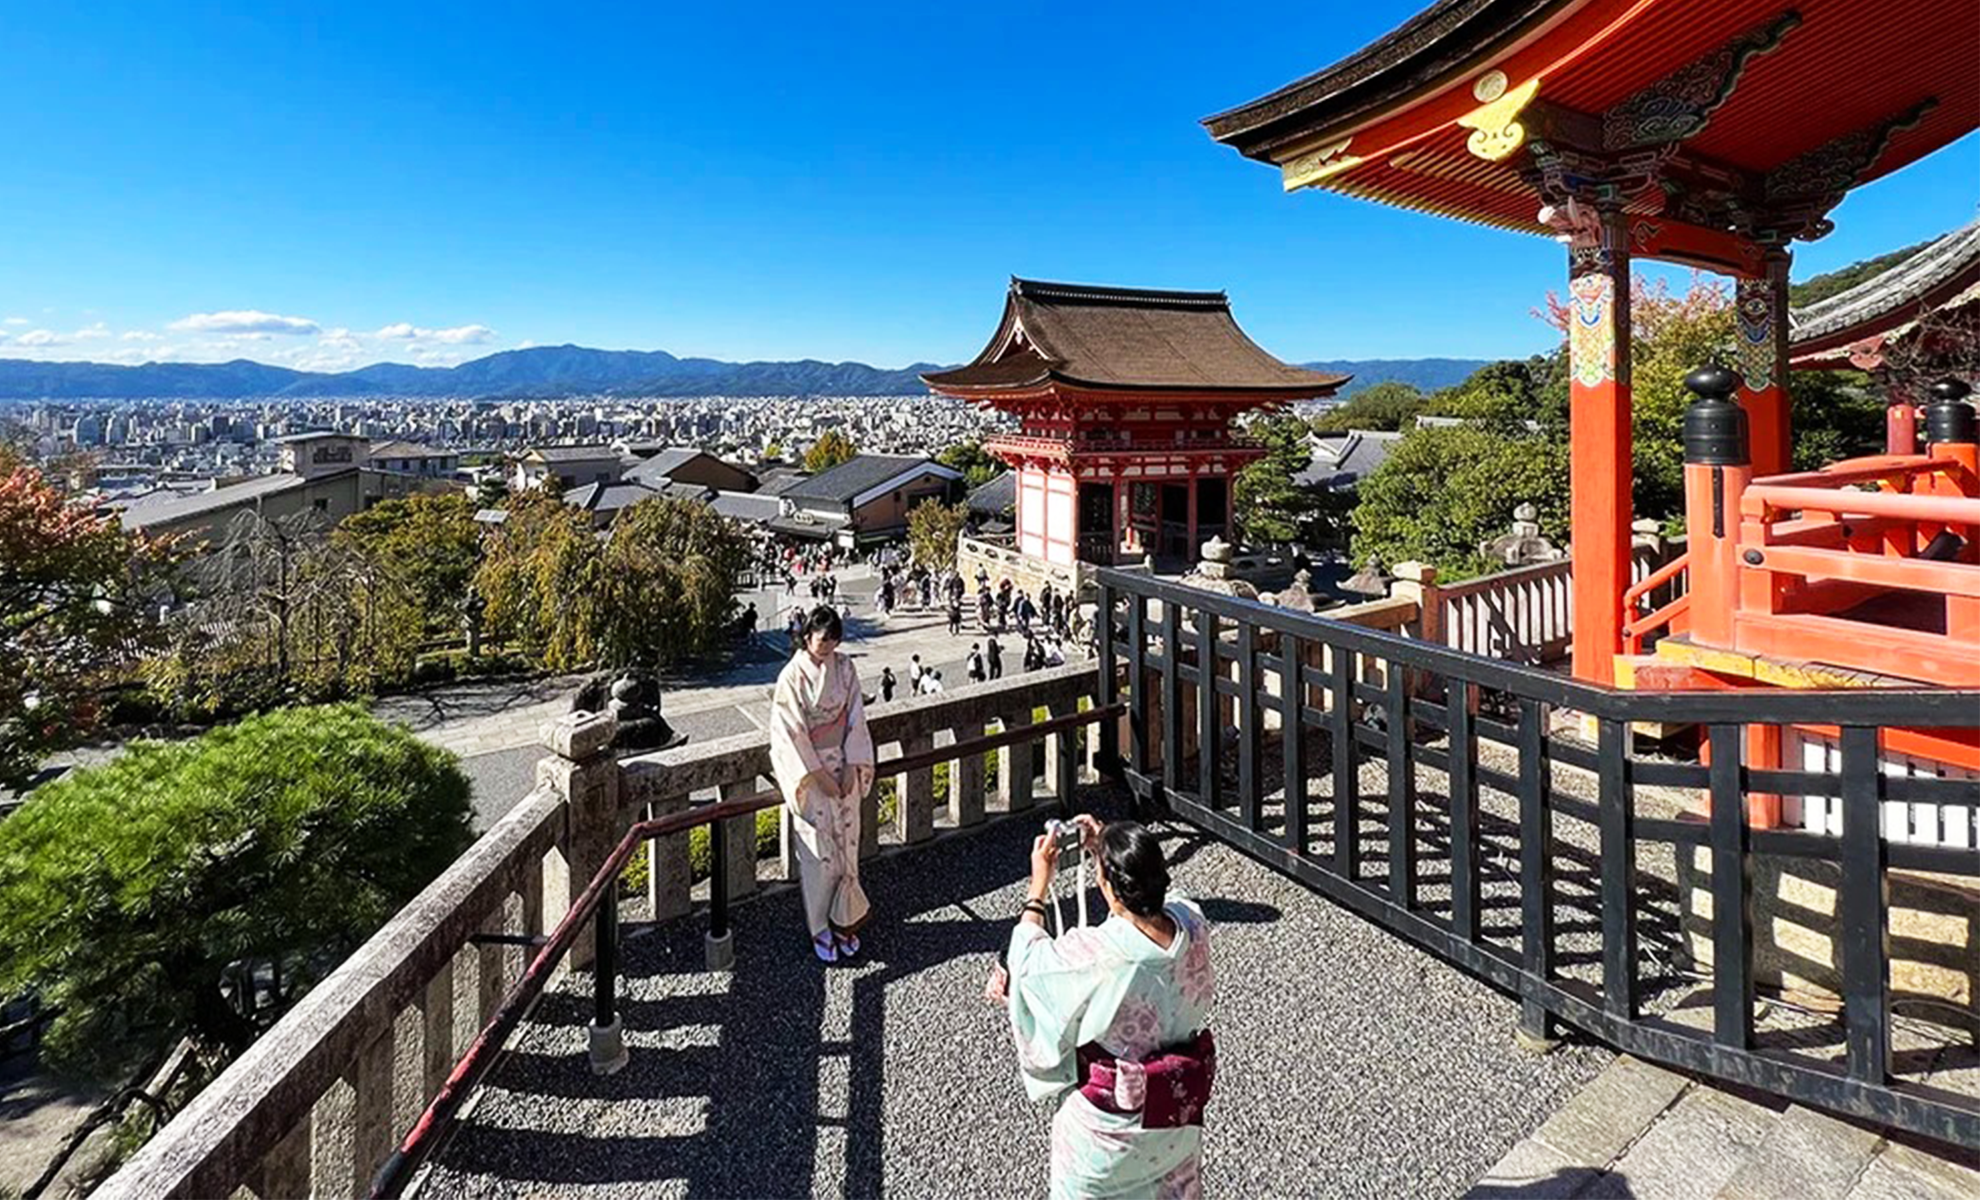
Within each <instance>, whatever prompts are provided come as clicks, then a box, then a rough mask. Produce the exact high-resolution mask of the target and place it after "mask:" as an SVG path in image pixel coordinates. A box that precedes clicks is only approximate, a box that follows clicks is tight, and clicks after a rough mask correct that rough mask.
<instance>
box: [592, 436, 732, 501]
mask: <svg viewBox="0 0 1980 1200" xmlns="http://www.w3.org/2000/svg"><path fill="white" fill-rule="evenodd" d="M639 457H640V461H638V462H636V463H634V464H633V465H632V466H630V467H627V468H626V469H625V473H624V474H623V475H622V476H621V478H622V479H626V480H629V481H633V482H637V483H643V484H646V485H647V486H649V487H663V486H665V485H666V484H669V483H689V484H700V485H702V486H704V487H709V488H713V489H715V490H717V491H724V492H753V491H755V490H756V476H754V475H752V474H750V473H749V472H748V471H745V470H743V469H742V468H741V467H738V466H734V465H732V464H730V463H726V462H723V461H722V460H721V459H719V458H717V457H715V456H714V455H713V454H710V453H708V452H707V451H705V450H696V449H694V448H693V447H690V446H673V447H669V448H667V449H664V450H658V451H655V452H654V453H652V454H649V455H641V456H639Z"/></svg>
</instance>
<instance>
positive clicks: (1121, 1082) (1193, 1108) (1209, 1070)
mask: <svg viewBox="0 0 1980 1200" xmlns="http://www.w3.org/2000/svg"><path fill="white" fill-rule="evenodd" d="M1216 1078H1217V1047H1216V1045H1215V1043H1214V1042H1213V1041H1212V1040H1211V1038H1210V1031H1209V1030H1207V1029H1206V1030H1204V1031H1203V1032H1202V1033H1199V1034H1197V1035H1196V1038H1195V1040H1193V1041H1190V1042H1183V1043H1178V1044H1177V1045H1174V1046H1168V1047H1165V1048H1164V1049H1161V1050H1157V1051H1156V1052H1155V1053H1154V1055H1153V1056H1151V1057H1150V1058H1149V1059H1147V1061H1145V1062H1138V1063H1137V1062H1128V1061H1127V1060H1125V1059H1117V1058H1115V1057H1114V1056H1113V1055H1111V1054H1109V1053H1107V1051H1106V1050H1104V1049H1103V1048H1101V1046H1100V1043H1098V1042H1088V1043H1087V1044H1086V1045H1084V1046H1081V1047H1080V1048H1079V1091H1080V1094H1081V1095H1082V1096H1085V1097H1086V1098H1087V1100H1088V1101H1090V1102H1091V1103H1092V1105H1093V1107H1095V1108H1097V1109H1099V1110H1100V1111H1101V1112H1108V1113H1115V1114H1127V1113H1134V1112H1139V1113H1140V1114H1141V1127H1142V1128H1143V1129H1180V1128H1182V1127H1183V1126H1186V1125H1201V1124H1203V1108H1204V1106H1205V1105H1207V1104H1209V1103H1210V1086H1211V1084H1212V1083H1214V1082H1215V1081H1216Z"/></svg>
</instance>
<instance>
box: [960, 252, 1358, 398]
mask: <svg viewBox="0 0 1980 1200" xmlns="http://www.w3.org/2000/svg"><path fill="white" fill-rule="evenodd" d="M921 378H922V380H923V381H924V382H926V383H927V384H928V386H929V387H931V388H933V389H934V390H936V391H937V392H941V393H943V394H945V395H955V396H962V397H965V398H974V397H978V396H984V395H988V394H993V393H998V392H1013V391H1024V390H1028V389H1034V388H1040V387H1044V386H1047V385H1050V384H1054V383H1057V384H1066V385H1071V386H1074V387H1081V388H1090V389H1098V390H1102V391H1108V390H1137V389H1139V390H1166V391H1188V392H1199V393H1200V392H1213V393H1214V392H1227V393H1233V394H1244V393H1253V394H1263V395H1267V396H1270V397H1272V398H1275V399H1299V398H1304V397H1314V396H1327V395H1331V394H1332V393H1333V392H1334V391H1335V389H1337V388H1339V387H1340V386H1341V385H1342V384H1344V383H1346V382H1347V381H1348V380H1349V379H1350V378H1352V376H1348V375H1337V374H1331V373H1328V372H1324V371H1309V370H1307V369H1306V368H1304V367H1296V366H1293V365H1291V364H1289V363H1285V362H1281V361H1280V360H1279V359H1277V358H1274V357H1273V356H1272V355H1271V354H1268V353H1267V352H1266V351H1265V350H1263V349H1261V348H1260V347H1259V345H1258V343H1256V342H1254V341H1252V340H1251V339H1250V338H1249V337H1247V336H1246V335H1245V332H1244V330H1242V329H1240V328H1238V324H1237V321H1236V320H1235V319H1234V318H1233V317H1232V316H1231V302H1230V298H1229V297H1228V296H1226V295H1225V294H1224V293H1223V292H1176V291H1157V290H1152V289H1146V288H1116V287H1090V286H1086V285H1082V284H1068V283H1042V282H1039V281H1036V280H1030V279H1015V278H1014V279H1012V280H1011V287H1010V291H1009V293H1008V295H1007V296H1006V297H1005V300H1004V317H1003V320H1002V321H1001V322H1000V323H999V324H998V326H997V332H996V335H995V336H993V337H992V338H991V339H990V343H989V344H988V345H987V346H985V347H984V348H983V352H982V353H981V354H978V355H977V356H976V359H975V361H973V362H971V363H969V364H968V365H967V366H962V367H958V368H956V369H954V370H951V371H931V372H929V373H928V374H926V375H923V376H922V377H921Z"/></svg>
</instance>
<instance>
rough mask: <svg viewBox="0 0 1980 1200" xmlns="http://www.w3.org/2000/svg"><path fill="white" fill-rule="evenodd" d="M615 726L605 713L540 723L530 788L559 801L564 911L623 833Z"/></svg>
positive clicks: (581, 960)
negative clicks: (540, 751)
mask: <svg viewBox="0 0 1980 1200" xmlns="http://www.w3.org/2000/svg"><path fill="white" fill-rule="evenodd" d="M617 733H618V722H617V721H615V720H613V718H612V716H611V714H609V713H571V714H569V715H568V716H563V717H559V718H558V719H556V720H555V721H548V722H545V723H544V725H543V729H542V737H543V744H544V746H545V748H547V749H548V750H549V751H550V755H549V757H547V758H543V759H540V760H539V761H538V762H537V764H536V782H537V785H538V786H540V787H549V788H554V789H555V790H556V792H557V794H558V795H559V796H562V797H563V799H564V814H565V819H564V831H565V832H564V861H565V862H566V863H567V864H569V867H570V870H569V873H568V875H569V878H568V881H567V883H566V885H565V886H566V887H567V888H568V889H569V899H568V900H566V901H565V903H564V905H563V906H562V907H563V908H564V909H565V910H566V911H568V910H569V906H570V905H571V904H573V903H575V902H576V900H577V898H578V896H579V895H581V894H582V893H583V892H584V889H585V888H586V887H588V886H589V885H590V883H591V877H592V876H594V875H596V874H597V873H598V869H599V868H600V867H602V866H604V864H605V857H606V855H608V854H610V853H611V851H612V847H613V845H614V844H616V843H617V842H618V840H619V837H620V835H621V834H622V833H623V832H624V831H623V830H621V829H620V828H619V763H618V760H616V759H614V758H613V757H612V750H611V748H612V738H613V737H614V735H616V734H617ZM592 943H593V938H592V933H591V925H590V923H589V922H586V924H585V926H584V928H583V929H582V930H580V931H579V933H578V938H577V941H576V942H574V943H572V945H571V951H570V956H569V957H570V964H571V967H572V968H573V969H575V970H582V969H584V968H586V967H589V966H590V965H591V958H592Z"/></svg>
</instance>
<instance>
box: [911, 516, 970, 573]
mask: <svg viewBox="0 0 1980 1200" xmlns="http://www.w3.org/2000/svg"><path fill="white" fill-rule="evenodd" d="M968 522H969V509H968V508H967V507H966V506H964V505H961V504H944V503H942V502H941V501H939V500H923V501H922V502H921V503H919V504H917V505H915V506H914V507H913V508H912V509H910V510H909V511H908V548H909V549H910V550H912V551H913V552H914V561H916V562H918V563H921V564H923V565H925V566H927V567H928V568H929V569H930V570H949V569H953V568H954V567H955V565H956V539H957V538H959V537H961V536H962V531H963V526H965V525H966V524H968Z"/></svg>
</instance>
